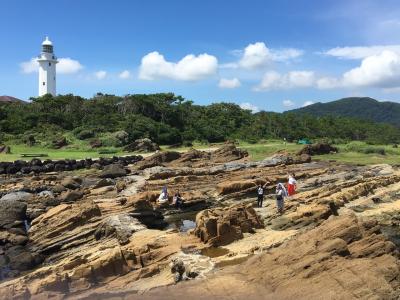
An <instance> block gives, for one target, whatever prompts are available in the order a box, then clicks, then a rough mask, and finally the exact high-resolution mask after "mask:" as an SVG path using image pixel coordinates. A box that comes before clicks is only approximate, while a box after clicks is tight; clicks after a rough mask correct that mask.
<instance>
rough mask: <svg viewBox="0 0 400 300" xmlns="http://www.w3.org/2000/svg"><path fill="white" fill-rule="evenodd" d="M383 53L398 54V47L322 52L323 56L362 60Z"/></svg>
mask: <svg viewBox="0 0 400 300" xmlns="http://www.w3.org/2000/svg"><path fill="white" fill-rule="evenodd" d="M383 51H392V52H395V53H397V54H400V45H386V46H382V45H381V46H366V47H336V48H332V49H329V50H328V51H325V52H323V54H325V55H329V56H334V57H337V58H341V59H363V58H367V57H369V56H372V55H379V54H381V53H382V52H383Z"/></svg>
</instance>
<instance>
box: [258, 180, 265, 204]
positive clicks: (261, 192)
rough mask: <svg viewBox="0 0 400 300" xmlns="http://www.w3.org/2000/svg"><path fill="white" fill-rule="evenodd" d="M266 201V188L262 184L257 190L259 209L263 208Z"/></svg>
mask: <svg viewBox="0 0 400 300" xmlns="http://www.w3.org/2000/svg"><path fill="white" fill-rule="evenodd" d="M263 200H264V187H263V186H261V184H259V185H258V188H257V207H262V204H263Z"/></svg>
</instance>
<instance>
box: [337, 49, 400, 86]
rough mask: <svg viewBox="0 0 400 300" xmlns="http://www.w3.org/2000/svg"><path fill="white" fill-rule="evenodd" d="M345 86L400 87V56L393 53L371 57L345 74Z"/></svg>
mask: <svg viewBox="0 0 400 300" xmlns="http://www.w3.org/2000/svg"><path fill="white" fill-rule="evenodd" d="M342 80H343V85H344V86H372V87H383V88H391V87H398V86H400V55H399V54H397V53H395V52H393V51H386V50H385V51H383V52H382V53H381V54H377V55H372V56H369V57H367V58H365V59H363V61H362V62H361V65H360V66H359V67H357V68H354V69H351V70H350V71H348V72H346V73H344V74H343V79H342Z"/></svg>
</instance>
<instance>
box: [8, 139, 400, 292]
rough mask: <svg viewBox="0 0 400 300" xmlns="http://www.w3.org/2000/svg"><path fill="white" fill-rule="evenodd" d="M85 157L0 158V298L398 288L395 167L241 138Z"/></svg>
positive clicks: (399, 188) (399, 176)
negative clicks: (283, 190) (253, 151)
mask: <svg viewBox="0 0 400 300" xmlns="http://www.w3.org/2000/svg"><path fill="white" fill-rule="evenodd" d="M85 162H86V160H84V161H63V162H62V163H59V161H58V162H49V161H47V162H46V161H44V162H41V161H39V160H32V161H31V162H29V163H25V162H14V163H0V174H2V175H0V280H1V281H0V299H50V298H52V299H159V298H163V299H177V298H182V297H183V298H182V299H186V298H189V297H190V298H191V299H212V298H219V299H293V298H298V299H365V298H368V299H369V298H370V299H396V298H398V297H400V279H399V278H400V260H399V251H398V249H399V248H398V247H399V246H400V230H399V229H398V228H399V227H398V226H399V220H398V214H399V212H400V171H399V170H398V169H397V168H394V167H391V166H388V165H376V166H368V167H365V166H353V165H343V164H337V163H334V162H313V161H311V157H310V156H309V155H308V154H306V153H299V155H298V156H290V155H287V154H285V153H280V154H277V155H275V156H273V157H270V158H266V159H265V160H263V161H259V162H252V161H250V160H248V158H247V153H246V152H245V151H242V150H240V149H238V148H236V147H235V146H234V145H226V146H224V147H222V148H221V149H218V150H217V151H214V152H203V151H198V150H191V151H188V152H186V153H178V152H172V151H169V152H168V151H167V152H159V153H156V154H154V155H152V156H150V157H146V158H142V157H137V156H133V157H123V158H111V159H99V160H93V161H91V163H87V164H85ZM50 165H52V166H53V167H49V166H50ZM57 165H60V166H61V165H62V167H57V168H56V166H57ZM24 168H29V170H28V169H24ZM289 172H290V173H295V175H296V178H297V180H298V182H299V187H298V188H299V189H298V193H297V194H296V195H294V196H292V197H290V198H289V199H287V200H286V202H285V212H284V213H283V214H278V213H277V210H276V206H275V200H274V195H273V193H274V190H275V186H276V184H277V183H278V182H285V181H286V179H287V173H289ZM258 184H262V185H264V186H265V190H266V193H267V196H266V199H265V200H264V207H262V208H256V207H255V202H256V201H255V198H256V197H255V196H256V187H257V185H258ZM164 186H167V187H168V190H169V201H168V202H167V203H163V204H159V203H158V202H157V198H158V195H159V194H160V191H161V189H162V188H163V187H164ZM177 191H179V193H180V194H181V196H182V198H183V199H184V203H183V205H182V206H181V207H179V208H176V207H175V206H174V205H173V204H172V196H173V194H174V193H175V192H177ZM171 216H174V220H175V221H176V220H178V223H176V222H175V223H171V222H170V221H169V219H170V217H171ZM177 224H178V225H177Z"/></svg>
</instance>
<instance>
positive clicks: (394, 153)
mask: <svg viewBox="0 0 400 300" xmlns="http://www.w3.org/2000/svg"><path fill="white" fill-rule="evenodd" d="M222 145H223V144H222V143H219V144H218V143H217V144H200V143H195V144H194V145H193V147H194V148H196V149H199V150H211V149H216V148H218V147H220V146H222ZM10 146H11V152H12V154H0V161H14V160H17V159H27V160H30V159H31V158H21V154H22V153H45V154H48V155H49V156H48V157H46V158H49V159H83V158H98V157H109V156H114V155H116V156H122V155H130V154H137V153H128V152H123V151H122V149H121V148H113V147H107V148H101V149H90V147H88V146H87V145H83V144H80V145H71V146H68V147H67V148H64V149H59V150H56V149H49V148H46V147H41V146H33V147H29V146H26V145H23V144H11V145H10ZM238 146H239V147H240V148H242V149H245V150H247V151H248V152H249V157H250V159H251V160H253V161H257V160H262V159H264V158H266V157H269V156H271V155H273V154H274V153H276V152H278V151H284V152H287V153H292V154H294V153H296V152H297V151H299V150H300V149H301V148H302V147H303V145H297V144H293V143H284V142H283V141H280V140H268V141H267V140H266V141H262V142H259V143H257V144H250V143H245V142H239V145H238ZM336 146H337V147H338V148H339V152H338V153H335V154H326V155H317V156H314V157H313V159H315V160H335V161H337V162H343V163H352V164H362V165H368V164H381V163H388V164H400V148H393V146H392V145H373V146H372V145H367V144H366V143H363V142H351V143H348V144H341V145H336ZM161 149H162V151H166V150H171V151H180V152H185V151H187V150H189V149H190V147H179V148H169V147H168V146H161ZM100 150H113V151H117V152H116V153H110V154H99V151H100ZM382 151H383V152H384V153H385V154H384V155H382V154H380V153H382ZM145 155H146V154H145ZM147 155H148V154H147ZM46 158H42V159H46Z"/></svg>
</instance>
